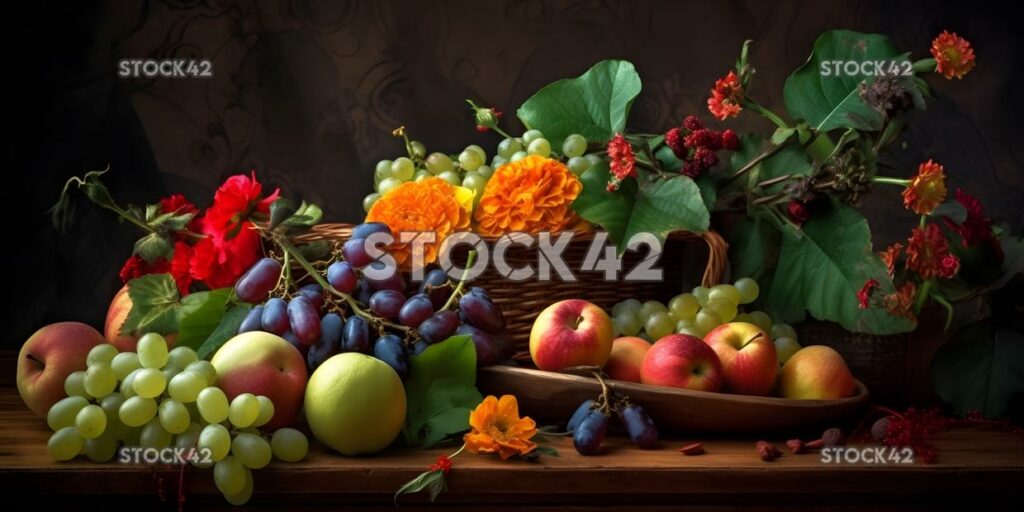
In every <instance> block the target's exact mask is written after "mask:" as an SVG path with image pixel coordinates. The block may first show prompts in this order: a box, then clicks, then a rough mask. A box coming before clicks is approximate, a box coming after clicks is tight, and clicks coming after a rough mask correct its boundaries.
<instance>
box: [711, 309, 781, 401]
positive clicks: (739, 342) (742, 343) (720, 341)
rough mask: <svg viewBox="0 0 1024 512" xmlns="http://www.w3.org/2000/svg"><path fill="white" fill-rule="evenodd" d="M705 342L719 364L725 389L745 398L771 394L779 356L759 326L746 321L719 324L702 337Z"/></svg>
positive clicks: (770, 340)
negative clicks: (745, 396) (720, 362)
mask: <svg viewBox="0 0 1024 512" xmlns="http://www.w3.org/2000/svg"><path fill="white" fill-rule="evenodd" d="M704 343H707V344H708V346H710V347H711V348H712V349H714V351H715V353H716V354H718V359H719V360H721V361H722V372H723V373H724V374H725V388H726V390H728V391H730V392H732V393H741V394H744V395H767V394H769V393H771V391H772V387H773V386H774V385H775V374H776V373H778V371H779V362H778V355H777V354H776V353H775V344H774V343H772V339H771V338H770V337H768V335H767V334H765V332H764V331H763V330H761V328H760V327H758V326H756V325H754V324H750V323H746V322H731V323H728V324H722V325H719V326H718V327H715V328H714V329H712V330H711V332H709V333H707V334H706V335H704Z"/></svg>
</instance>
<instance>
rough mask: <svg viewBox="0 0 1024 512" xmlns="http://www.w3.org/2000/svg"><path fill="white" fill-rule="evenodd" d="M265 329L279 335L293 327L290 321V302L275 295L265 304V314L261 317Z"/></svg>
mask: <svg viewBox="0 0 1024 512" xmlns="http://www.w3.org/2000/svg"><path fill="white" fill-rule="evenodd" d="M260 322H261V323H262V324H263V330H264V331H267V332H272V333H274V334H277V335H278V336H280V335H282V334H284V332H285V331H287V330H290V329H291V324H290V323H289V321H288V303H286V302H285V301H284V299H282V298H280V297H274V298H272V299H270V300H268V301H267V303H266V304H264V305H263V316H262V317H261V319H260Z"/></svg>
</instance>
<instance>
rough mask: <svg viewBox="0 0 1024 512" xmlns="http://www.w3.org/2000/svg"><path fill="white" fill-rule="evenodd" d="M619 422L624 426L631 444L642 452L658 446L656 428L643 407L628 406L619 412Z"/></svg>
mask: <svg viewBox="0 0 1024 512" xmlns="http://www.w3.org/2000/svg"><path fill="white" fill-rule="evenodd" d="M619 420H620V421H621V422H622V424H623V425H625V426H626V432H628V433H629V438H630V439H632V440H633V444H635V445H637V446H638V447H640V448H643V449H644V450H650V449H652V448H655V447H657V446H658V427H656V426H655V425H654V420H652V419H651V416H650V415H649V414H647V411H646V410H644V408H643V407H640V406H639V405H636V404H629V405H627V406H626V407H623V408H622V409H620V410H619Z"/></svg>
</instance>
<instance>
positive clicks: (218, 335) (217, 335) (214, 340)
mask: <svg viewBox="0 0 1024 512" xmlns="http://www.w3.org/2000/svg"><path fill="white" fill-rule="evenodd" d="M250 309H252V306H250V305H249V304H238V305H235V306H232V307H231V308H230V309H228V310H227V312H226V313H224V317H223V318H221V320H220V323H219V324H217V328H216V329H214V330H213V332H211V333H210V335H209V336H208V337H207V338H206V341H204V342H203V344H202V345H200V346H199V349H197V350H196V354H197V355H199V358H200V359H206V358H208V357H210V356H212V355H213V353H214V352H216V351H217V349H219V348H220V347H221V346H222V345H224V344H225V343H227V341H228V340H230V339H231V338H234V337H235V334H237V333H238V326H240V325H242V320H244V319H245V315H248V314H249V310H250Z"/></svg>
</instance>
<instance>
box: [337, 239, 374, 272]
mask: <svg viewBox="0 0 1024 512" xmlns="http://www.w3.org/2000/svg"><path fill="white" fill-rule="evenodd" d="M341 256H342V257H343V258H345V261H347V262H348V264H349V265H352V267H353V268H363V267H365V266H367V265H369V264H370V263H372V262H373V258H371V257H370V255H369V254H368V253H367V252H366V240H365V239H363V238H353V239H351V240H348V241H346V242H345V243H344V244H342V246H341Z"/></svg>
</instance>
